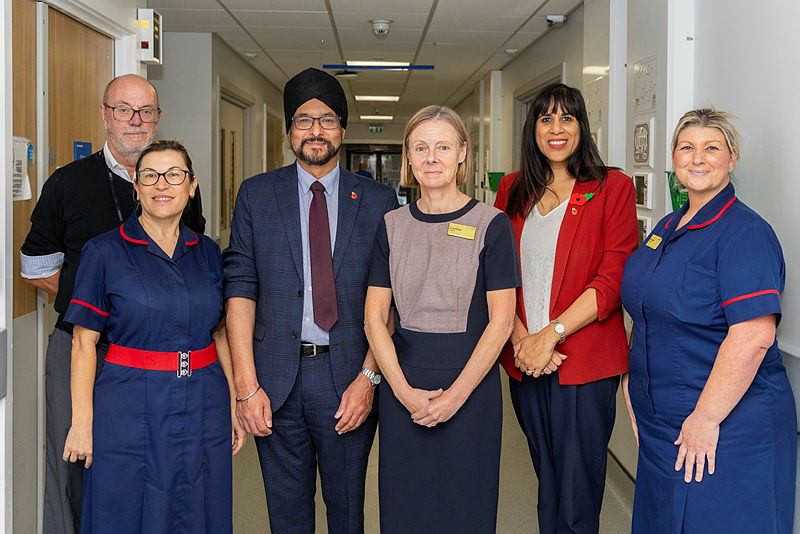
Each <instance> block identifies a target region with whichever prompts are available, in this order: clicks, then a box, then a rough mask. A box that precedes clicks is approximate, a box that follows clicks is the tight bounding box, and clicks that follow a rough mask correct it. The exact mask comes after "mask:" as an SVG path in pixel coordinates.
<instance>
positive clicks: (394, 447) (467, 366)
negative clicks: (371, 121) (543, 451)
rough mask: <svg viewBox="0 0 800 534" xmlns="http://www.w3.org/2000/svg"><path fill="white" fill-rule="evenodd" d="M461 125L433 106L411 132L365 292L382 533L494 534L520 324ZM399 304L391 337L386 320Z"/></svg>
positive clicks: (507, 260) (498, 222)
mask: <svg viewBox="0 0 800 534" xmlns="http://www.w3.org/2000/svg"><path fill="white" fill-rule="evenodd" d="M470 167H471V165H470V160H469V142H468V139H467V132H466V129H465V128H464V123H463V122H462V121H461V118H460V117H459V116H458V115H457V114H456V113H455V112H454V111H453V110H451V109H449V108H445V107H440V106H428V107H427V108H423V109H422V110H420V111H418V112H417V113H416V114H415V115H414V117H412V118H411V120H410V121H409V122H408V124H407V125H406V129H405V134H404V143H403V170H402V175H401V181H402V183H403V185H405V186H410V185H415V184H419V187H420V193H421V198H420V200H419V201H418V202H416V203H414V204H409V205H407V206H404V207H402V208H400V209H397V210H395V211H392V212H389V213H387V214H386V215H385V217H384V221H383V224H382V226H381V227H379V229H378V232H377V236H376V243H375V248H374V255H373V263H372V269H371V271H370V279H369V287H368V289H367V299H366V309H365V322H366V333H367V338H368V339H369V343H370V347H371V348H372V351H373V353H374V354H375V359H376V360H377V362H378V365H379V366H380V368H381V372H382V373H383V376H384V378H385V381H384V382H381V384H380V394H379V395H378V400H379V403H380V404H379V409H378V418H379V422H380V425H379V427H378V428H379V431H380V458H379V464H378V488H379V495H380V512H381V514H380V515H381V532H383V533H384V534H386V533H393V532H396V533H402V534H405V533H409V532H426V533H427V532H431V533H433V532H441V533H444V532H469V533H471V534H487V533H491V532H494V531H495V524H496V517H497V495H498V479H499V472H500V439H501V427H502V421H503V410H502V399H501V392H500V377H499V371H498V366H497V364H496V363H497V355H498V353H499V352H500V348H501V347H502V346H503V344H504V343H505V341H506V339H508V335H509V333H510V332H511V327H512V326H513V321H514V288H515V287H516V286H517V285H518V284H519V264H518V261H517V258H516V254H515V251H514V236H513V233H512V231H511V224H510V222H509V220H508V217H506V215H505V214H503V213H502V212H500V211H499V210H497V209H495V208H493V207H491V206H488V205H486V204H482V203H479V202H478V201H477V200H475V199H473V198H470V197H468V196H467V195H465V194H463V193H461V192H460V191H459V190H458V186H457V184H459V183H463V182H464V181H466V180H467V179H468V177H469V176H472V173H471V169H470ZM393 297H394V302H395V305H396V312H395V314H394V336H392V337H390V331H389V328H387V323H389V322H390V321H389V313H390V306H391V303H392V298H393Z"/></svg>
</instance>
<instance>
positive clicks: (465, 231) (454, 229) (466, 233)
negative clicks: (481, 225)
mask: <svg viewBox="0 0 800 534" xmlns="http://www.w3.org/2000/svg"><path fill="white" fill-rule="evenodd" d="M475 230H476V228H475V227H474V226H467V225H466V224H458V223H450V226H448V227H447V235H452V236H455V237H463V238H464V239H475Z"/></svg>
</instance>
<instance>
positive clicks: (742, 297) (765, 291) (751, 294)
mask: <svg viewBox="0 0 800 534" xmlns="http://www.w3.org/2000/svg"><path fill="white" fill-rule="evenodd" d="M770 293H775V294H776V295H778V296H779V297H780V296H781V294H780V293H779V292H778V290H777V289H765V290H764V291H756V292H755V293H748V294H747V295H740V296H738V297H733V298H732V299H728V300H726V301H725V302H723V303H722V307H723V308H724V307H725V306H727V305H728V304H730V303H732V302H737V301H739V300H744V299H750V298H753V297H760V296H761V295H768V294H770Z"/></svg>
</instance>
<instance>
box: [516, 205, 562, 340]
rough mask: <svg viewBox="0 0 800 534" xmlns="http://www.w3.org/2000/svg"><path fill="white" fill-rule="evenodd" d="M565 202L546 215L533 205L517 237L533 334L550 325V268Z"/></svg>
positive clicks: (529, 323) (530, 329) (553, 263)
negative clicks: (519, 236) (518, 238)
mask: <svg viewBox="0 0 800 534" xmlns="http://www.w3.org/2000/svg"><path fill="white" fill-rule="evenodd" d="M568 200H569V198H567V200H564V202H562V203H561V204H559V205H558V206H557V207H556V208H555V209H554V210H553V211H551V212H550V213H548V214H547V215H542V214H540V213H539V208H538V207H537V206H533V207H532V208H531V212H530V213H529V214H528V218H527V219H526V220H525V226H524V227H523V228H522V237H521V238H520V246H519V248H520V262H521V264H522V294H523V297H524V301H525V316H526V317H527V320H528V332H529V333H531V334H535V333H536V332H538V331H539V330H541V329H542V328H544V327H545V326H547V325H548V324H549V323H550V292H551V288H552V286H553V267H554V265H555V259H556V244H557V242H558V233H559V231H560V230H561V222H562V221H563V220H564V214H565V213H566V211H567V201H568Z"/></svg>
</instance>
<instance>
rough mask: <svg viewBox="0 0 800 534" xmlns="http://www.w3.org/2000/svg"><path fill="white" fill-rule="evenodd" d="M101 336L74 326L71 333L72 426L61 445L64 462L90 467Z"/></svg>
mask: <svg viewBox="0 0 800 534" xmlns="http://www.w3.org/2000/svg"><path fill="white" fill-rule="evenodd" d="M99 339H100V332H95V331H94V330H89V329H87V328H83V327H82V326H75V327H74V329H73V333H72V370H71V372H70V389H71V392H72V393H71V395H72V426H71V427H70V429H69V432H68V433H67V441H66V442H65V444H64V455H63V458H64V461H66V462H77V461H78V460H86V464H85V465H86V467H87V468H89V467H91V465H92V421H93V418H94V405H93V400H92V397H93V394H94V379H95V372H96V370H97V347H96V345H97V341H98V340H99Z"/></svg>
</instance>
